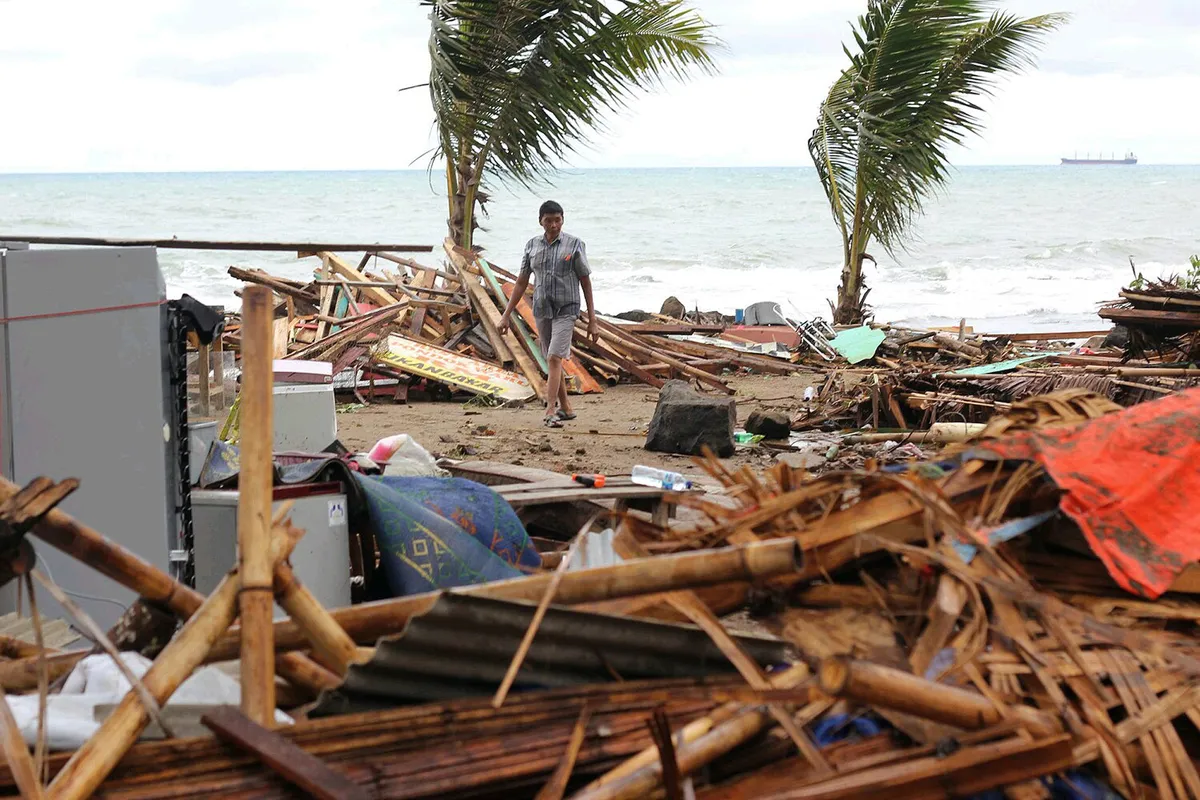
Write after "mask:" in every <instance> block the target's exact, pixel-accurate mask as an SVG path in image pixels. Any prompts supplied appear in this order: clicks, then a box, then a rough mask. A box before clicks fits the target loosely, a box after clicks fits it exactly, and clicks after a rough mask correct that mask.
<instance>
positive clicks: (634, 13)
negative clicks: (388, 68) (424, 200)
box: [423, 0, 719, 185]
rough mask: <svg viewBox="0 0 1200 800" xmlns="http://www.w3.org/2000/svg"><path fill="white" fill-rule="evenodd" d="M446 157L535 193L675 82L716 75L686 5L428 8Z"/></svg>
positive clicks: (528, 1)
mask: <svg viewBox="0 0 1200 800" xmlns="http://www.w3.org/2000/svg"><path fill="white" fill-rule="evenodd" d="M423 3H424V5H427V6H429V7H430V8H431V14H430V17H431V21H432V24H431V33H430V40H429V52H430V58H431V70H430V81H429V91H430V97H431V99H432V101H433V108H434V112H435V114H436V116H437V125H438V133H439V139H440V142H441V150H442V155H444V156H445V157H446V158H447V159H448V160H449V161H450V162H451V163H458V162H459V161H460V160H462V159H464V158H465V159H466V161H467V163H468V164H469V168H470V172H471V177H470V178H469V181H471V182H474V183H475V184H479V183H481V182H482V180H483V178H484V176H485V175H492V176H495V177H498V178H501V179H504V180H510V181H515V182H516V183H519V184H524V185H529V184H531V183H532V182H534V181H536V180H537V179H539V178H541V177H544V176H545V175H546V174H547V173H548V172H549V171H550V170H552V169H553V168H554V167H555V166H556V165H557V164H558V163H559V162H560V161H561V160H562V159H563V158H564V157H566V156H567V155H568V154H570V153H571V152H573V151H575V150H576V149H577V148H578V147H580V146H581V145H583V144H586V143H587V142H588V141H589V138H590V136H591V134H592V133H593V132H595V131H597V130H602V129H603V124H604V119H605V117H606V115H608V114H611V113H613V112H617V111H619V110H621V109H622V108H624V107H625V106H626V104H627V103H628V102H629V100H630V99H631V98H632V97H633V96H634V95H635V94H636V93H637V92H639V91H647V90H651V89H654V88H655V87H657V86H659V85H660V84H661V83H662V82H663V81H665V80H667V79H684V78H686V77H688V76H689V75H691V74H693V73H695V72H697V71H699V72H712V71H714V70H715V64H714V62H713V58H712V54H713V52H714V50H715V49H716V48H717V46H718V44H719V43H718V41H717V40H716V39H715V38H714V37H713V35H712V32H711V27H710V26H709V25H708V23H706V22H705V21H704V20H703V19H701V18H700V16H699V15H698V14H696V13H695V12H694V11H692V10H691V9H690V8H689V7H688V6H687V5H686V4H685V3H684V2H683V1H682V0H643V1H640V2H633V1H632V0H626V1H623V2H604V0H423Z"/></svg>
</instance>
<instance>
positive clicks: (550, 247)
mask: <svg viewBox="0 0 1200 800" xmlns="http://www.w3.org/2000/svg"><path fill="white" fill-rule="evenodd" d="M538 224H540V225H541V226H542V231H543V234H542V235H541V236H535V237H534V238H532V239H530V240H529V241H528V242H527V243H526V244H525V253H524V255H523V256H521V274H520V275H518V276H517V285H516V288H515V289H514V290H513V293H512V297H510V298H509V300H508V306H507V307H506V308H505V309H504V316H503V317H501V319H500V335H501V336H503V335H504V333H505V332H506V331H507V330H508V325H509V321H510V320H511V319H512V314H513V309H514V308H516V306H517V303H518V302H520V300H521V298H522V297H524V296H525V289H526V287H528V286H529V278H530V276H531V275H532V276H533V277H534V282H533V316H534V317H535V318H536V320H537V329H538V344H539V345H541V348H542V355H544V356H545V357H546V362H547V372H548V373H549V375H548V378H547V381H546V418H545V419H544V420H543V422H544V424H545V425H546V426H547V427H550V428H561V427H562V424H563V421H564V420H569V419H575V414H574V412H572V411H571V402H570V400H569V399H568V398H567V384H566V381H565V380H563V363H562V362H563V359H564V358H570V357H571V339H572V336H573V334H574V332H575V320H576V318H578V317H579V289H580V287H582V288H583V296H584V298H585V299H586V300H587V310H588V324H587V332H588V337H589V338H591V339H593V340H594V339H595V338H596V307H595V306H594V305H593V303H592V279H591V277H589V276H590V275H591V273H592V270H591V267H590V266H588V260H587V248H586V246H585V245H584V243H583V242H582V241H581V240H580V239H579V238H578V237H576V236H572V235H571V234H569V233H563V229H562V226H563V208H562V206H560V205H559V204H558V203H556V202H554V201H553V200H547V201H546V202H544V203H542V207H541V208H540V209H538Z"/></svg>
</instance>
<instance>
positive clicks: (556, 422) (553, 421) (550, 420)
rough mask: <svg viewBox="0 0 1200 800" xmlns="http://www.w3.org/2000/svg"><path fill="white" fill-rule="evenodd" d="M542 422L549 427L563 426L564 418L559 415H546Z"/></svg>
mask: <svg viewBox="0 0 1200 800" xmlns="http://www.w3.org/2000/svg"><path fill="white" fill-rule="evenodd" d="M542 424H543V425H545V426H546V427H547V428H561V427H562V426H563V424H562V420H560V419H559V418H558V416H557V415H555V416H553V417H546V418H545V419H543V420H542Z"/></svg>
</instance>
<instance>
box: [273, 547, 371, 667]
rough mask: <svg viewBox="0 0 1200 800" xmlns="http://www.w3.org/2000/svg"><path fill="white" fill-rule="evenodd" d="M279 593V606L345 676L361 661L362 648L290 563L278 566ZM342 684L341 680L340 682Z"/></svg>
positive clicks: (277, 584)
mask: <svg viewBox="0 0 1200 800" xmlns="http://www.w3.org/2000/svg"><path fill="white" fill-rule="evenodd" d="M275 593H276V599H277V600H278V602H279V605H281V606H283V609H284V610H285V611H287V612H288V614H289V615H290V616H291V618H292V619H293V620H294V621H295V622H296V624H297V625H299V626H300V629H301V630H303V631H304V633H305V635H306V636H307V637H308V640H309V641H310V642H312V645H313V649H314V650H316V652H317V653H318V654H320V655H321V656H322V657H323V659H324V660H325V661H326V662H328V663H329V664H330V666H332V667H333V668H334V672H336V673H337V675H339V676H342V677H345V675H346V670H348V669H349V668H350V665H351V664H353V663H355V662H357V661H358V660H359V659H358V648H357V647H356V646H355V644H354V640H353V639H351V638H350V637H349V636H347V635H346V631H345V630H343V629H342V626H341V625H339V624H338V623H337V621H336V620H334V618H333V617H332V616H331V615H330V613H329V610H328V609H326V608H325V607H324V606H323V605H321V603H320V601H318V600H317V598H315V597H313V594H312V592H310V591H309V590H308V589H307V588H306V587H305V586H304V585H303V584H302V583H300V580H299V579H298V578H297V577H296V575H295V573H294V572H292V568H291V567H289V566H288V565H287V564H282V563H281V564H276V565H275ZM338 683H340V681H338Z"/></svg>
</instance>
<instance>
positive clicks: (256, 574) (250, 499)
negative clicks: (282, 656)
mask: <svg viewBox="0 0 1200 800" xmlns="http://www.w3.org/2000/svg"><path fill="white" fill-rule="evenodd" d="M326 258H328V259H330V260H332V259H333V258H334V256H332V255H331V254H322V260H324V259H326ZM344 266H346V267H347V268H349V269H352V268H351V267H349V265H344ZM271 316H272V315H271V298H270V294H269V290H267V289H265V288H263V287H260V286H251V287H249V288H247V289H246V292H245V294H244V296H243V298H242V390H241V396H242V426H241V427H242V438H241V463H240V471H239V473H238V514H237V523H238V558H239V576H240V580H241V594H240V597H239V598H238V608H239V611H240V612H241V619H242V631H243V635H242V641H241V680H242V713H243V714H245V715H246V716H247V717H249V718H250V719H251V720H252V721H253V722H257V723H258V724H259V725H263V726H270V725H271V724H272V723H273V722H274V716H275V648H274V646H273V641H272V638H273V635H274V633H275V629H274V627H273V625H272V622H273V617H274V613H275V598H274V595H273V593H272V591H271V584H272V581H273V575H272V569H271V561H270V546H271V538H270V537H271V500H272V494H271V487H272V484H273V483H274V473H275V465H274V456H273V455H272V439H273V436H274V426H273V424H272V398H271V392H272V379H273V370H272V367H271V337H272V320H271Z"/></svg>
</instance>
